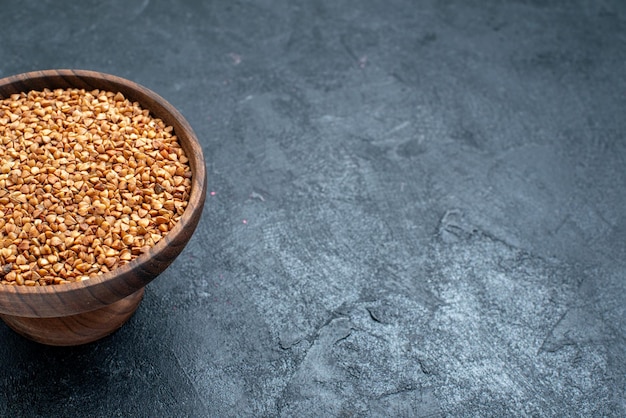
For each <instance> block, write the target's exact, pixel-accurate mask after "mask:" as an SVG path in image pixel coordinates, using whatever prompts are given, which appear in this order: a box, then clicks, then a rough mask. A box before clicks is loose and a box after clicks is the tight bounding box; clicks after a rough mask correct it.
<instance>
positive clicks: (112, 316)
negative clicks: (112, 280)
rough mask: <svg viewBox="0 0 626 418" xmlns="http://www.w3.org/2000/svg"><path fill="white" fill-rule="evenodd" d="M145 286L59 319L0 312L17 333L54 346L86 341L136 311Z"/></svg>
mask: <svg viewBox="0 0 626 418" xmlns="http://www.w3.org/2000/svg"><path fill="white" fill-rule="evenodd" d="M143 292H144V289H143V288H141V289H140V290H138V291H137V292H135V293H133V294H131V295H129V296H126V297H125V298H124V299H120V300H118V301H117V302H114V303H112V304H110V305H108V306H105V307H104V308H100V309H96V310H95V311H90V312H83V313H80V314H76V315H69V316H62V317H58V318H25V317H19V316H11V315H0V318H2V320H3V321H4V322H5V323H6V324H7V325H8V326H9V327H11V329H13V330H14V331H15V332H17V333H18V334H20V335H22V336H24V337H26V338H29V339H31V340H33V341H37V342H38V343H42V344H47V345H57V346H71V345H80V344H87V343H90V342H93V341H96V340H99V339H100V338H103V337H106V336H107V335H109V334H111V333H113V332H115V331H117V330H118V329H119V328H120V327H121V326H122V325H124V323H125V322H126V321H128V320H129V319H130V317H131V316H132V315H133V313H135V311H136V310H137V308H138V307H139V303H141V299H142V297H143Z"/></svg>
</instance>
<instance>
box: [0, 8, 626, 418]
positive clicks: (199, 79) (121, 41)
mask: <svg viewBox="0 0 626 418" xmlns="http://www.w3.org/2000/svg"><path fill="white" fill-rule="evenodd" d="M88 3H90V4H88ZM1 6H2V9H1V12H0V76H9V75H12V74H16V73H21V72H26V71H31V70H36V69H47V68H82V69H92V70H98V71H103V72H108V73H111V74H115V75H119V76H122V77H125V78H128V79H131V80H133V81H136V82H138V83H140V84H143V85H145V86H146V87H148V88H151V89H152V90H154V91H156V92H157V93H159V94H160V95H162V96H163V97H165V98H166V99H167V100H169V101H170V102H171V103H172V104H174V105H175V106H176V107H178V108H179V109H180V111H181V112H182V113H183V114H184V115H185V116H186V117H187V119H188V120H189V122H190V123H191V125H192V126H193V127H194V129H195V130H196V132H197V134H198V136H199V137H200V138H201V141H202V144H203V148H204V152H205V155H206V164H207V168H208V173H209V191H210V192H214V193H212V194H211V195H209V196H208V197H207V201H206V209H205V212H204V217H203V219H202V221H201V224H200V226H199V228H198V230H197V232H196V234H195V235H194V238H193V239H192V241H191V242H190V244H189V246H188V247H187V248H186V249H185V251H184V252H183V253H182V255H181V256H180V257H179V258H178V259H177V260H176V261H175V262H174V263H173V264H172V266H171V267H170V268H169V269H168V270H167V271H166V272H165V273H164V274H163V275H162V276H160V277H159V278H158V279H157V280H156V281H155V282H153V283H152V284H151V285H150V286H149V287H148V288H147V291H146V295H145V299H144V302H143V303H142V305H141V306H140V308H139V310H138V311H137V313H136V315H135V316H134V317H133V318H132V319H131V321H130V322H129V323H128V324H127V325H125V326H124V327H123V328H122V329H121V330H120V331H119V332H117V333H115V334H114V335H112V336H111V337H109V338H107V339H105V340H102V341H100V342H97V343H94V344H90V345H87V346H83V347H75V348H49V347H44V346H40V345H37V344H35V343H31V342H29V341H27V340H24V339H22V338H21V337H19V336H17V335H15V334H14V333H13V332H12V331H10V330H9V329H8V328H7V327H6V326H4V325H2V326H0V338H1V342H0V416H6V417H15V416H41V417H48V416H89V417H99V416H146V417H155V416H163V417H168V416H284V417H289V416H316V417H321V416H439V415H444V416H511V415H513V416H609V417H623V416H625V415H626V400H625V398H626V394H625V391H626V341H625V339H626V337H625V334H626V284H625V276H626V261H625V260H626V247H625V245H624V244H625V240H624V238H625V234H626V216H625V209H626V170H625V169H626V137H625V132H626V2H623V1H620V0H607V1H602V2H600V1H591V0H590V1H576V2H570V1H552V2H543V1H530V0H529V1H510V2H502V1H478V0H472V1H461V0H459V1H445V2H443V1H408V0H407V1H392V0H387V1H370V0H368V1H363V0H359V1H356V0H354V1H344V2H336V1H287V0H285V1H269V0H268V1H212V2H209V1H207V2H199V1H197V2H169V1H148V0H146V1H143V2H140V1H136V2H135V1H115V2H100V1H99V2H96V1H90V2H70V1H60V2H39V1H28V2H18V1H6V2H2V5H1Z"/></svg>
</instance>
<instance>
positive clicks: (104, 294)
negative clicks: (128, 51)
mask: <svg viewBox="0 0 626 418" xmlns="http://www.w3.org/2000/svg"><path fill="white" fill-rule="evenodd" d="M44 88H49V89H55V88H81V89H85V90H94V89H100V90H107V91H112V92H121V93H122V94H123V95H124V96H125V97H126V98H128V99H129V100H131V101H136V102H139V104H140V105H141V106H142V107H143V108H144V109H148V110H149V111H150V112H151V114H152V115H153V116H155V117H158V118H161V119H162V120H163V121H164V122H165V123H166V124H168V125H171V126H173V128H174V132H175V134H176V136H177V137H178V140H179V142H180V144H181V146H182V148H183V149H184V151H185V153H186V155H187V157H188V158H189V164H190V166H191V170H192V184H191V195H190V200H189V204H188V206H187V208H186V210H185V212H184V214H183V215H182V217H181V219H180V220H179V221H178V223H177V224H176V225H175V226H174V228H173V229H172V230H171V231H170V232H169V233H168V234H167V235H166V236H165V237H164V238H163V239H161V240H160V241H159V242H158V243H157V244H156V245H155V246H154V247H152V248H151V249H150V250H149V251H148V252H146V253H144V254H141V255H140V256H139V257H137V258H136V259H134V260H132V261H131V262H129V263H128V264H125V265H122V266H120V267H117V268H116V269H114V270H113V271H111V272H108V273H105V274H101V275H99V276H97V277H93V278H91V279H89V280H85V281H79V282H72V283H68V284H60V285H50V286H10V285H0V318H2V320H3V321H4V322H5V323H6V324H7V325H8V326H9V327H11V328H12V329H13V330H15V331H16V332H18V333H19V334H21V335H23V336H25V337H27V338H30V339H32V340H34V341H37V342H40V343H43V344H48V345H59V346H69V345H78V344H85V343H88V342H92V341H95V340H98V339H100V338H102V337H104V336H106V335H109V334H110V333H112V332H113V331H115V330H117V329H118V328H120V327H121V326H122V324H124V323H125V322H126V321H127V320H128V319H129V318H130V317H131V316H132V314H133V313H134V312H135V310H136V309H137V307H138V306H139V303H140V302H141V298H142V296H143V292H144V287H145V286H146V285H147V284H148V283H149V282H150V281H151V280H153V279H154V278H155V277H157V276H158V275H159V273H161V272H162V271H163V270H165V269H166V268H167V266H169V265H170V263H171V262H172V261H173V260H174V259H175V258H176V257H177V256H178V254H180V252H181V251H182V250H183V248H184V247H185V245H186V244H187V242H188V241H189V239H190V238H191V235H192V234H193V232H194V230H195V228H196V226H197V225H198V221H199V220H200V216H201V214H202V208H203V206H204V200H205V195H206V170H205V166H204V158H203V155H202V147H201V146H200V144H199V142H198V139H197V138H196V136H195V134H194V132H193V130H192V129H191V127H190V126H189V124H188V123H187V121H186V120H185V118H183V116H182V115H181V114H180V113H179V112H178V111H177V110H176V109H175V108H174V107H173V106H172V105H171V104H169V103H168V102H167V101H166V100H164V99H163V98H161V97H160V96H158V95H157V94H155V93H154V92H152V91H150V90H148V89H147V88H145V87H142V86H140V85H138V84H136V83H133V82H131V81H128V80H125V79H123V78H119V77H115V76H112V75H108V74H102V73H99V72H94V71H82V70H47V71H35V72H30V73H25V74H20V75H16V76H12V77H7V78H3V79H1V80H0V98H6V97H9V96H10V95H11V94H14V93H20V92H28V91H30V90H43V89H44Z"/></svg>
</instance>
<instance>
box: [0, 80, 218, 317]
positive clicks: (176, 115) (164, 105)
mask: <svg viewBox="0 0 626 418" xmlns="http://www.w3.org/2000/svg"><path fill="white" fill-rule="evenodd" d="M58 77H61V78H63V79H70V80H71V79H75V78H76V77H78V78H85V79H90V80H97V81H103V82H105V84H107V83H108V84H110V85H112V86H116V85H118V86H123V88H124V89H128V90H132V91H133V92H136V93H137V95H138V96H140V97H146V98H148V99H150V100H152V101H154V102H155V103H156V104H157V105H158V106H160V107H161V109H160V110H161V111H164V112H166V113H168V114H169V115H168V116H169V117H171V119H172V120H174V121H176V123H177V124H178V125H180V127H179V129H178V130H177V129H176V127H174V132H175V133H176V136H177V137H178V140H179V143H180V144H181V146H183V147H186V148H188V149H185V155H186V156H187V158H188V159H189V164H190V167H191V169H192V173H193V175H192V187H191V193H190V196H189V201H188V206H187V208H186V209H185V211H184V213H183V215H182V216H181V218H180V219H179V220H178V222H177V223H176V225H175V226H174V228H172V230H170V231H169V232H168V233H167V234H166V235H165V236H164V237H163V238H162V239H161V240H159V242H157V243H156V244H155V245H154V246H153V247H151V248H150V250H149V251H147V252H145V253H143V254H140V255H139V256H138V257H137V258H135V259H134V260H132V261H130V262H128V263H127V264H124V265H122V266H119V267H116V268H115V269H114V270H111V271H109V272H107V273H103V274H99V275H97V276H95V277H92V278H89V279H87V280H81V281H76V282H70V283H64V284H59V285H48V286H18V285H0V295H1V294H5V295H6V294H13V295H15V296H16V297H18V298H19V299H22V300H23V301H24V302H25V304H28V296H31V295H36V296H38V297H40V296H43V295H50V296H51V297H52V296H57V297H59V298H61V299H62V300H65V299H66V297H71V294H73V293H80V292H84V291H85V290H86V291H90V289H94V288H97V287H99V286H103V285H104V284H105V283H107V282H111V281H112V280H114V279H115V278H119V277H120V276H125V275H128V274H130V273H131V272H132V271H134V270H143V271H146V272H151V269H150V266H151V260H153V259H154V257H158V256H159V255H160V254H163V253H164V251H165V250H166V249H167V248H168V246H169V244H170V242H171V241H173V240H174V239H175V238H177V237H179V236H180V235H181V233H182V232H183V231H184V230H185V227H186V226H187V224H188V223H189V222H190V220H192V218H193V217H194V215H195V216H198V218H199V215H198V214H197V213H196V212H197V211H200V212H201V211H202V209H203V206H204V201H205V197H206V167H205V161H204V156H203V152H202V146H201V144H200V142H199V141H198V138H197V136H196V134H195V133H194V131H193V129H192V128H191V126H190V125H189V123H188V122H187V120H186V119H185V118H184V116H183V115H182V114H181V113H180V112H179V111H178V110H177V109H176V108H175V107H174V106H173V105H172V104H170V103H169V102H168V101H167V100H165V99H164V98H163V97H161V96H160V95H158V94H157V93H155V92H153V91H152V90H150V89H148V88H147V87H144V86H142V85H140V84H138V83H135V82H133V81H130V80H127V79H125V78H122V77H119V76H115V75H111V74H107V73H103V72H99V71H93V70H79V69H50V70H40V71H31V72H26V73H21V74H16V75H12V76H8V77H3V78H1V79H0V88H2V87H4V86H6V85H12V84H13V85H14V84H20V83H24V82H29V81H30V82H32V81H33V80H34V79H40V80H41V81H45V80H46V79H49V78H58ZM69 83H71V81H69ZM43 88H46V87H42V89H43ZM48 88H50V89H55V88H56V87H48ZM69 88H71V87H69ZM76 88H81V87H78V86H77V87H76ZM96 88H98V89H100V90H107V89H106V88H104V87H94V89H96ZM31 90H34V89H32V88H25V89H22V90H20V91H24V92H28V91H31ZM124 95H125V97H126V98H129V95H128V94H126V93H124ZM2 97H4V96H2ZM129 99H130V98H129ZM132 101H136V102H139V103H140V105H141V106H142V107H143V108H144V109H147V110H149V111H150V113H151V114H152V115H154V116H156V117H158V118H161V119H163V117H162V115H155V114H154V113H153V109H151V108H149V107H147V106H146V104H145V103H142V102H141V100H138V99H137V98H136V97H132ZM166 123H167V124H168V125H171V123H168V122H166ZM183 132H184V135H180V134H181V133H183ZM181 138H183V139H182V140H181ZM185 141H188V142H189V144H183V143H184V142H185ZM191 149H193V151H194V152H189V151H190V150H191ZM189 154H191V155H189ZM189 209H191V210H189ZM193 227H194V228H195V225H194V226H193ZM191 232H193V230H192V231H191ZM190 235H191V234H190ZM185 244H186V242H185V243H183V246H184V245H185ZM181 251H182V249H181ZM174 258H175V257H174ZM174 258H172V260H171V261H173V259H174ZM168 264H169V263H168ZM157 275H158V273H156V274H155V275H154V277H156V276H157ZM144 285H145V283H144ZM140 287H143V286H139V288H140ZM132 290H137V289H134V288H133V289H132ZM90 293H91V294H92V296H93V297H94V298H96V299H97V292H95V291H94V292H90ZM131 293H133V292H130V289H129V293H127V294H120V295H119V296H120V298H122V297H126V296H128V295H129V294H131ZM64 296H65V297H64ZM103 304H108V303H104V301H103ZM100 306H102V305H100ZM100 306H94V309H97V308H98V307H100ZM2 311H3V309H2V303H1V301H0V313H1V312H2ZM33 314H34V315H37V313H36V312H35V310H33ZM37 316H39V315H37Z"/></svg>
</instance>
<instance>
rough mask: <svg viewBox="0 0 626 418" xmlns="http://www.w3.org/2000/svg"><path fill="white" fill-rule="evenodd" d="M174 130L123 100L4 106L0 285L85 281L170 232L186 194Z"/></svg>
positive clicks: (91, 94)
mask: <svg viewBox="0 0 626 418" xmlns="http://www.w3.org/2000/svg"><path fill="white" fill-rule="evenodd" d="M188 162H189V160H188V158H187V157H186V156H185V153H184V152H183V149H182V148H181V147H180V144H179V143H178V140H177V138H176V136H175V135H174V132H173V128H172V127H171V126H166V125H165V124H164V122H163V121H162V120H160V119H157V118H154V117H152V116H151V115H150V113H149V111H148V110H146V109H142V108H141V107H140V106H139V104H138V103H132V102H130V101H129V100H127V99H126V98H125V97H124V96H123V95H122V94H121V93H114V92H107V91H102V90H94V91H85V90H79V89H66V90H63V89H57V90H44V91H31V92H28V93H21V94H14V95H11V97H9V98H6V99H4V100H1V101H0V283H2V284H5V285H30V286H36V285H41V286H43V285H50V284H61V283H68V282H72V281H77V280H85V279H88V278H89V277H93V276H95V275H98V274H101V273H105V272H108V271H111V270H113V269H115V268H116V267H117V266H120V265H123V264H125V263H128V262H129V261H131V260H133V259H134V258H136V257H137V256H138V255H140V254H142V253H143V252H145V251H147V250H148V249H149V248H150V247H151V246H153V245H154V244H156V243H157V242H158V241H159V240H161V239H162V238H163V237H164V236H165V234H167V233H168V231H170V230H171V229H172V228H173V227H174V225H175V224H176V222H177V221H178V220H179V219H180V217H181V215H182V214H183V212H184V210H185V207H186V206H187V202H188V200H189V194H190V189H191V169H190V168H189V164H188Z"/></svg>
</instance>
